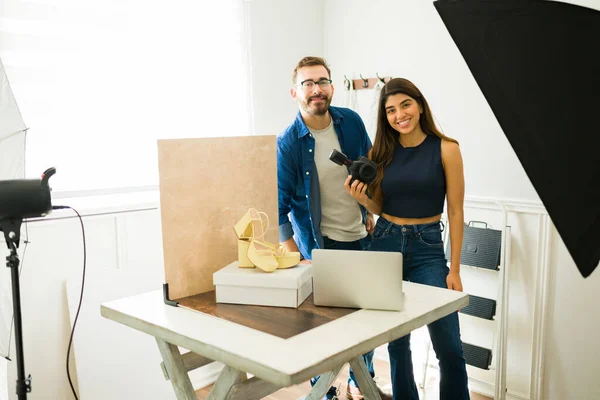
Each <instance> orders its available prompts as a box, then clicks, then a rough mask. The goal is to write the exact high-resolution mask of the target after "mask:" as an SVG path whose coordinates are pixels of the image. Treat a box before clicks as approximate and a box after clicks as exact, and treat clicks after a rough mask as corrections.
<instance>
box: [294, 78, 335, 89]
mask: <svg viewBox="0 0 600 400" xmlns="http://www.w3.org/2000/svg"><path fill="white" fill-rule="evenodd" d="M331 82H333V81H332V80H331V79H321V80H320V81H318V82H315V81H313V80H312V79H307V80H305V81H302V82H300V83H298V86H302V89H304V90H313V89H314V88H315V85H319V87H320V88H321V89H329V87H330V86H331Z"/></svg>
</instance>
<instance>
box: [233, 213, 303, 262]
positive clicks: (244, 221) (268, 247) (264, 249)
mask: <svg viewBox="0 0 600 400" xmlns="http://www.w3.org/2000/svg"><path fill="white" fill-rule="evenodd" d="M263 217H264V220H263ZM268 228H269V216H268V215H267V214H266V213H264V212H262V211H257V210H256V209H254V208H251V209H249V210H248V211H247V212H246V214H244V216H243V217H242V218H241V219H240V221H239V222H238V223H237V224H236V225H235V226H234V231H235V233H236V235H237V237H238V265H239V266H240V267H241V268H252V267H254V266H256V267H258V268H260V269H262V270H263V271H265V272H273V271H275V270H276V269H284V268H290V267H293V266H295V265H297V264H298V263H299V262H300V253H299V252H288V251H287V250H286V249H285V248H284V247H283V246H282V245H281V244H280V245H279V246H276V245H274V244H272V243H270V242H268V241H266V240H264V237H265V234H266V232H267V230H268Z"/></svg>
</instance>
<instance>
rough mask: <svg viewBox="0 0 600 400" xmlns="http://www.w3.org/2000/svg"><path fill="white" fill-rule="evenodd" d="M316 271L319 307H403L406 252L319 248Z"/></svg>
mask: <svg viewBox="0 0 600 400" xmlns="http://www.w3.org/2000/svg"><path fill="white" fill-rule="evenodd" d="M312 273H313V301H314V303H315V305H317V306H329V307H347V308H366V309H374V310H393V311H401V310H402V309H403V306H404V293H402V253H399V252H380V251H360V250H325V249H315V250H313V251H312Z"/></svg>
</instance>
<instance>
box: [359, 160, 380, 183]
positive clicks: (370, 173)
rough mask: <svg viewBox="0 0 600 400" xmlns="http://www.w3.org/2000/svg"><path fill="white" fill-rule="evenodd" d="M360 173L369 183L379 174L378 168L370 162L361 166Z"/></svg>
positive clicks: (362, 178)
mask: <svg viewBox="0 0 600 400" xmlns="http://www.w3.org/2000/svg"><path fill="white" fill-rule="evenodd" d="M359 175H360V178H361V181H363V182H365V183H366V184H369V183H371V182H373V180H374V179H375V176H376V175H377V169H376V168H374V167H373V166H372V165H370V164H364V165H362V166H361V167H360V171H359Z"/></svg>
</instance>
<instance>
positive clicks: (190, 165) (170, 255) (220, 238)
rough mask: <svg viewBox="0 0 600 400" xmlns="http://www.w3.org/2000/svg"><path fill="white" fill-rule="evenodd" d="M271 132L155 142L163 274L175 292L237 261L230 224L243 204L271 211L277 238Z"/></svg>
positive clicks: (199, 284)
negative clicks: (263, 134)
mask: <svg viewBox="0 0 600 400" xmlns="http://www.w3.org/2000/svg"><path fill="white" fill-rule="evenodd" d="M275 140H276V137H275V136H274V135H273V136H243V137H223V138H202V139H175V140H159V141H158V167H159V181H160V207H161V221H162V238H163V253H164V262H165V279H166V283H168V285H169V297H170V298H171V299H178V298H182V297H187V296H191V295H195V294H198V293H203V292H207V291H210V290H213V289H214V286H213V283H212V275H213V273H214V272H215V271H217V270H219V269H221V268H223V267H225V266H226V265H228V264H229V263H231V262H233V261H235V260H237V237H236V236H235V233H234V230H233V226H234V225H235V223H236V222H237V221H238V220H239V219H240V218H241V217H242V216H243V215H244V214H245V213H246V211H247V210H248V209H249V208H256V209H257V210H259V211H264V212H266V213H267V215H268V216H269V220H270V226H269V230H268V232H267V240H269V241H270V242H271V243H278V242H279V240H278V209H277V164H276V147H275Z"/></svg>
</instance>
